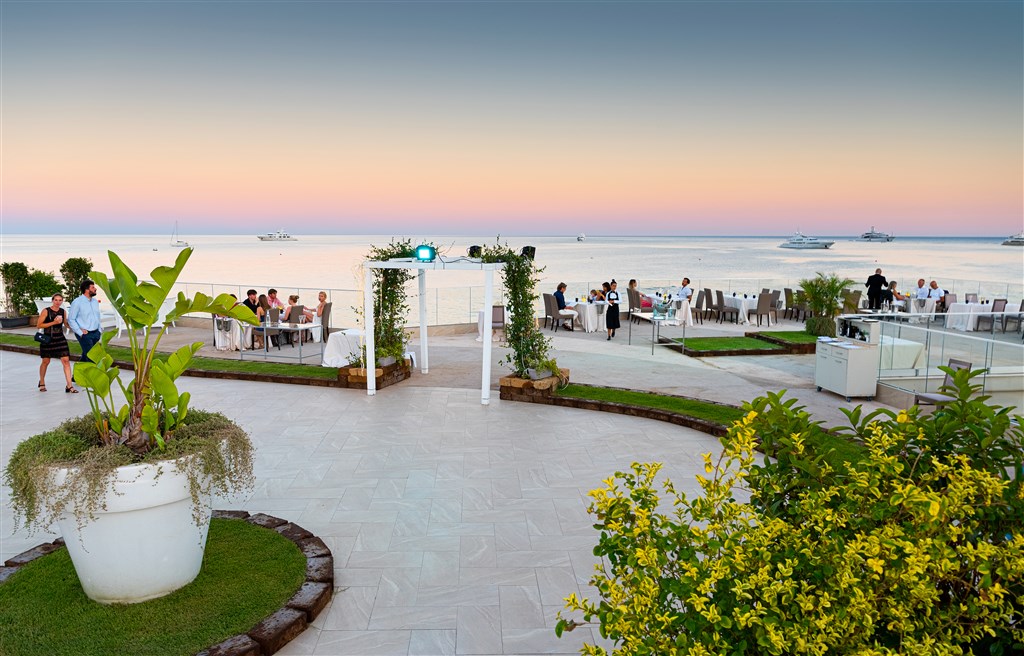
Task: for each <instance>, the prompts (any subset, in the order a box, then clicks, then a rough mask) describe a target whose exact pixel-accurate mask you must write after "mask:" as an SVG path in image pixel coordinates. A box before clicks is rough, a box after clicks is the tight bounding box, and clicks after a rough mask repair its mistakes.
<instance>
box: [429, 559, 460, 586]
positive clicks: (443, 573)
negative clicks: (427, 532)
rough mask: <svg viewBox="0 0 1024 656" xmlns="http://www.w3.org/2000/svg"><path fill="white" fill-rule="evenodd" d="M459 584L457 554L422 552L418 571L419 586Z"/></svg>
mask: <svg viewBox="0 0 1024 656" xmlns="http://www.w3.org/2000/svg"><path fill="white" fill-rule="evenodd" d="M458 582H459V554H458V553H456V552H444V551H424V552H423V562H422V568H421V569H420V585H422V586H442V585H452V584H453V583H458Z"/></svg>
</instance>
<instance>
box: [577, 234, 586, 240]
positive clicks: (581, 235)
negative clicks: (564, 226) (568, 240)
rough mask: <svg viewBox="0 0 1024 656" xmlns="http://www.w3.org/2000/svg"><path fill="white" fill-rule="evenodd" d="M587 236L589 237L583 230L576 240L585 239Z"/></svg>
mask: <svg viewBox="0 0 1024 656" xmlns="http://www.w3.org/2000/svg"><path fill="white" fill-rule="evenodd" d="M586 238H587V236H586V235H585V234H583V233H582V232H581V233H580V234H578V235H576V241H585V240H586Z"/></svg>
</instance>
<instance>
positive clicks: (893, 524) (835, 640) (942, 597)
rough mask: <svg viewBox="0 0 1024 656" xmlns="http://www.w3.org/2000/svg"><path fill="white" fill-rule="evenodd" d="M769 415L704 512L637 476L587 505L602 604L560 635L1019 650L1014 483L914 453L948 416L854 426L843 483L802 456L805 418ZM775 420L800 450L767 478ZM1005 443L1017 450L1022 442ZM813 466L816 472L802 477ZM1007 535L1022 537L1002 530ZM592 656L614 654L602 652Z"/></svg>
mask: <svg viewBox="0 0 1024 656" xmlns="http://www.w3.org/2000/svg"><path fill="white" fill-rule="evenodd" d="M960 384H961V385H968V386H969V383H968V382H967V380H966V378H965V379H963V380H961V381H960ZM775 401H776V402H775V403H772V401H771V400H765V399H757V400H755V401H754V402H752V403H751V404H748V408H747V409H748V410H749V412H748V414H747V415H746V417H744V418H743V419H742V420H740V421H738V422H737V423H736V424H735V425H734V426H733V427H732V428H731V429H730V432H729V435H728V437H726V438H724V439H723V444H724V447H725V448H724V450H723V452H722V454H721V456H720V457H719V459H718V461H717V462H715V461H713V460H712V457H711V456H710V454H708V455H705V456H704V463H705V471H706V473H707V474H709V476H707V477H704V476H700V477H698V482H699V484H700V487H701V491H702V492H701V494H700V495H699V496H697V497H695V498H690V497H688V496H687V495H686V494H685V493H683V492H679V491H677V490H676V489H675V487H674V486H673V484H672V482H671V481H667V480H666V481H664V482H663V483H661V484H660V485H659V484H658V483H657V482H656V478H657V474H658V471H659V470H660V465H659V464H656V463H655V464H634V465H633V467H632V471H631V472H619V473H616V474H615V476H614V477H611V478H609V479H606V480H605V481H604V486H603V487H601V488H599V489H596V490H594V491H592V492H591V493H590V496H591V497H592V498H593V503H592V505H591V507H590V512H591V513H592V514H594V515H596V517H597V523H596V525H595V526H596V528H598V529H599V530H600V532H601V535H600V538H599V541H598V545H597V547H596V548H595V550H594V553H595V554H596V555H598V556H601V557H602V563H601V564H599V565H598V566H596V573H595V575H594V577H593V578H592V580H591V584H592V585H593V586H594V588H595V589H596V590H597V594H598V599H597V600H596V601H592V600H588V599H580V598H578V597H577V596H576V595H570V596H569V597H568V598H567V599H566V608H567V609H568V610H569V611H572V612H573V615H574V619H567V618H563V617H560V618H559V622H558V625H557V627H556V632H557V633H558V634H559V635H561V633H562V631H564V630H572V629H573V628H574V627H575V626H578V625H579V624H580V623H579V621H577V619H576V618H579V616H580V615H581V616H582V620H583V621H584V622H599V623H600V632H601V635H602V636H603V637H605V638H608V639H610V640H612V641H614V642H615V643H616V648H615V653H617V654H659V655H660V654H698V655H700V654H825V653H828V654H847V653H849V654H853V653H856V654H897V653H899V654H921V655H924V654H961V653H964V652H965V651H967V652H969V651H970V650H971V649H972V648H975V649H979V648H985V650H986V651H988V652H989V653H1010V652H1011V651H1013V650H1014V649H1018V648H1020V647H1021V646H1022V645H1021V643H1022V642H1024V626H1022V623H1024V612H1022V606H1021V601H1020V599H1021V597H1022V591H1024V533H1022V532H1021V531H1020V527H1021V518H1022V517H1024V495H1022V491H1021V486H1020V483H1019V481H1014V480H1011V478H1010V477H1008V476H1007V475H1006V472H1005V471H997V470H998V469H999V468H998V467H997V466H991V465H992V463H991V462H984V461H981V460H977V459H972V457H971V455H970V454H965V453H956V452H945V451H943V452H942V453H939V452H937V451H934V450H929V449H921V448H917V447H915V446H914V444H912V442H914V441H915V440H917V441H919V442H920V440H922V439H923V438H922V436H926V435H928V434H929V431H930V430H934V429H935V425H937V424H938V423H939V422H946V421H949V417H950V415H949V414H946V415H943V414H942V412H945V411H940V412H937V413H935V414H933V415H931V416H928V417H921V416H919V415H918V414H917V413H916V412H911V413H898V414H892V413H890V415H889V416H886V417H883V418H881V419H877V418H876V419H872V420H869V421H866V422H864V423H861V424H860V425H857V426H855V429H854V432H856V433H857V435H859V436H860V438H861V439H862V440H863V444H864V447H865V453H864V455H863V457H862V458H861V459H860V460H859V461H857V462H849V463H847V466H846V467H844V468H843V471H837V469H834V468H833V467H831V466H830V465H829V464H828V463H827V462H823V461H822V460H821V459H820V458H819V457H818V455H817V454H810V453H808V452H807V446H806V443H805V436H806V432H807V431H809V430H813V429H814V428H815V427H814V425H813V423H812V422H810V420H809V418H808V417H807V416H806V414H804V415H803V419H802V420H801V419H800V417H798V416H795V411H793V409H792V408H789V407H788V406H784V407H785V408H787V409H788V410H787V409H782V410H780V407H779V403H780V402H781V400H780V399H779V397H775ZM965 403H968V404H978V403H980V404H982V405H983V404H984V400H983V399H981V400H978V399H975V400H973V401H972V400H970V399H969V398H965ZM755 407H757V408H761V412H759V411H758V410H756V409H754V408H755ZM960 410H961V411H962V410H963V408H961V409H960ZM780 413H781V414H782V415H785V416H786V417H788V420H789V429H790V430H791V433H790V434H789V435H788V436H786V437H785V442H786V444H782V443H781V442H782V441H783V440H782V439H777V440H776V444H775V447H776V453H784V455H785V456H786V458H785V461H786V463H787V464H785V465H782V466H778V465H776V464H774V462H766V463H765V464H764V465H763V466H759V465H755V464H754V463H755V458H758V456H756V455H755V447H756V446H757V441H758V436H759V435H760V433H761V430H762V429H764V432H766V433H768V432H770V431H769V426H767V425H766V424H767V422H770V421H773V420H774V419H776V418H775V417H774V416H773V415H778V414H780ZM996 413H997V414H998V410H996ZM981 414H984V413H981ZM855 418H856V419H859V415H857V417H855ZM774 425H777V422H775V424H774ZM1009 432H1010V433H1013V435H1014V439H1017V444H1018V445H1019V430H1016V429H1015V430H1011V431H1009ZM1006 437H1007V436H1006V435H1003V438H1006ZM982 439H983V438H982ZM1001 441H1005V439H1002V440H1001ZM919 446H920V444H918V447H919ZM806 463H813V467H811V466H807V469H808V471H803V470H802V469H801V467H804V466H805V464H806ZM793 471H803V478H802V483H803V484H802V486H793V485H791V484H790V482H789V481H784V480H783V479H785V477H786V476H787V475H789V474H792V472H793ZM659 490H663V491H664V493H665V494H666V497H667V498H666V499H664V500H663V499H662V498H661V494H660V493H659ZM747 493H749V494H750V497H749V500H744V498H743V497H746V494H747ZM741 495H742V496H741ZM779 495H784V496H785V497H786V499H785V503H779V499H778V498H777V497H778V496H779ZM667 508H671V510H666V509H667ZM1006 526H1011V527H1013V528H1012V529H1011V530H1010V531H1009V532H1006V531H1002V530H997V527H1006ZM583 652H584V653H587V654H605V653H606V651H605V650H604V649H603V648H601V647H598V646H594V645H587V646H585V647H584V649H583Z"/></svg>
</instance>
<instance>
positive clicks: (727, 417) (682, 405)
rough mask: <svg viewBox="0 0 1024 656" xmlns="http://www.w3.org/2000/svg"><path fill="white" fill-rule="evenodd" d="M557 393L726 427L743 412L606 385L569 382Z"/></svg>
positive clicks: (741, 415) (737, 409) (736, 409)
mask: <svg viewBox="0 0 1024 656" xmlns="http://www.w3.org/2000/svg"><path fill="white" fill-rule="evenodd" d="M556 394H557V395H558V396H565V397H569V398H574V399H586V400H588V401H611V402H613V403H625V404H628V405H635V406H640V407H643V408H657V409H658V410H667V411H669V412H675V413H677V414H680V415H685V416H687V417H695V418H697V419H704V420H706V421H711V422H714V423H716V424H722V425H723V426H729V425H731V424H732V422H734V421H736V420H737V419H740V418H741V417H743V411H742V410H740V409H739V408H731V407H729V406H722V405H717V404H714V403H707V402H705V401H697V400H695V399H683V398H679V397H678V396H663V395H661V394H650V393H647V392H632V391H627V390H617V389H609V388H607V387H591V386H590V385H576V384H570V385H567V386H566V387H565V388H563V389H560V390H558V391H557V392H556Z"/></svg>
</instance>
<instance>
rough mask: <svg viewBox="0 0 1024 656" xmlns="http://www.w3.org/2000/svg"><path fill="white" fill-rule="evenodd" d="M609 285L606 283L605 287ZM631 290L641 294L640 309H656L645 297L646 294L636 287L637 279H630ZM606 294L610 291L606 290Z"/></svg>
mask: <svg viewBox="0 0 1024 656" xmlns="http://www.w3.org/2000/svg"><path fill="white" fill-rule="evenodd" d="M607 285H608V283H605V286H607ZM629 288H630V289H631V290H633V291H636V292H638V293H639V294H640V307H641V308H649V307H654V304H653V303H652V302H651V299H649V298H647V296H646V295H644V293H643V292H641V291H640V289H639V288H638V287H637V286H636V278H630V280H629ZM605 293H606V294H607V293H608V289H605Z"/></svg>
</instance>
